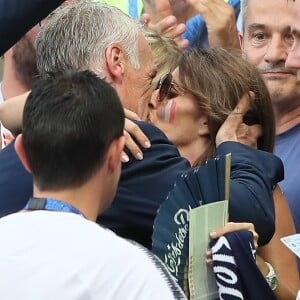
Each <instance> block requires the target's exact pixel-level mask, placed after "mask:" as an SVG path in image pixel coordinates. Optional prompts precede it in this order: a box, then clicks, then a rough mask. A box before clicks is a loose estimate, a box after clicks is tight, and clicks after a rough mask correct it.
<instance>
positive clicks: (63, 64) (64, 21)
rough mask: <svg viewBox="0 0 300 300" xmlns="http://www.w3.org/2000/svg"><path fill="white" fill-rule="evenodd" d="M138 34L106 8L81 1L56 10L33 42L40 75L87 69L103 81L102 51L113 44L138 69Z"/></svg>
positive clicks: (136, 27) (119, 14) (127, 20)
mask: <svg viewBox="0 0 300 300" xmlns="http://www.w3.org/2000/svg"><path fill="white" fill-rule="evenodd" d="M140 31H141V26H140V25H139V24H138V23H136V22H135V21H134V20H133V19H131V18H130V17H129V16H127V15H126V14H125V13H123V12H122V11H121V10H119V9H117V8H116V7H113V6H110V5H107V4H102V3H94V2H91V1H89V0H84V1H81V2H80V3H73V4H70V5H68V6H66V7H64V8H59V9H58V10H56V11H55V12H54V13H53V15H52V16H51V17H50V18H49V21H48V23H47V24H46V25H45V26H44V27H43V28H42V30H41V32H40V33H39V35H38V37H37V39H36V52H37V65H38V70H39V73H40V75H41V76H42V77H43V76H45V75H46V74H47V73H55V72H59V71H62V70H66V69H76V70H86V69H89V70H91V71H94V72H95V73H96V74H98V75H99V76H100V77H102V78H104V77H105V69H104V66H105V51H106V49H107V48H108V47H109V46H110V45H112V44H118V45H120V46H121V47H122V49H123V51H124V53H125V55H126V56H127V58H128V59H129V61H130V63H131V64H132V65H133V67H134V68H136V69H138V68H139V67H140V65H139V51H138V33H139V32H140Z"/></svg>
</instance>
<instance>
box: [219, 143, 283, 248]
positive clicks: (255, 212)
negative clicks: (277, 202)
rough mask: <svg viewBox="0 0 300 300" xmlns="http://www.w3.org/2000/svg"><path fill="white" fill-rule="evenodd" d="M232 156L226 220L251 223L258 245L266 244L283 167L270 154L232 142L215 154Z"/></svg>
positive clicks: (272, 229) (271, 226)
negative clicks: (256, 234)
mask: <svg viewBox="0 0 300 300" xmlns="http://www.w3.org/2000/svg"><path fill="white" fill-rule="evenodd" d="M227 153H231V154H232V162H231V182H230V199H229V220H230V221H232V222H251V223H253V224H254V226H255V230H256V232H257V233H258V234H259V241H258V243H259V245H260V246H262V245H265V244H267V243H268V242H269V241H270V240H271V238H272V236H273V234H274V231H275V211H274V201H273V189H274V186H275V185H276V183H277V182H279V181H280V180H282V179H283V164H282V162H281V160H280V159H279V158H278V157H276V156H275V155H274V154H272V153H268V152H264V151H260V150H256V149H252V148H250V147H247V146H245V145H242V144H240V143H236V142H225V143H222V144H221V145H220V146H219V147H218V148H217V155H225V154H227Z"/></svg>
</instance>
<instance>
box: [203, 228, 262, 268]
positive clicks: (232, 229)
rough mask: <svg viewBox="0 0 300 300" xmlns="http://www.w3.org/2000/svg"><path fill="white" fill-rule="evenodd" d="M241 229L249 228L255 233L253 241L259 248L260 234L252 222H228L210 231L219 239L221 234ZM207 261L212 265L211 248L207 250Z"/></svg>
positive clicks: (211, 234) (212, 236)
mask: <svg viewBox="0 0 300 300" xmlns="http://www.w3.org/2000/svg"><path fill="white" fill-rule="evenodd" d="M240 230H248V231H251V232H252V234H253V242H254V246H255V249H257V247H258V243H257V241H258V234H257V232H256V231H255V228H254V225H253V224H252V223H234V222H229V223H226V224H225V225H224V226H223V227H220V228H217V229H215V230H213V231H212V232H211V233H210V237H211V238H212V239H217V238H219V237H220V236H222V235H224V234H226V233H229V232H234V231H240ZM206 262H207V264H209V265H210V266H212V252H211V250H210V249H208V250H207V252H206Z"/></svg>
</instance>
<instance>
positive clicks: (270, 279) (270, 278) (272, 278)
mask: <svg viewBox="0 0 300 300" xmlns="http://www.w3.org/2000/svg"><path fill="white" fill-rule="evenodd" d="M265 263H266V265H267V266H268V268H269V273H268V275H267V276H266V280H267V283H268V285H269V286H270V288H271V289H272V291H275V290H276V288H277V285H278V279H277V276H276V273H275V270H274V268H273V266H272V265H271V264H269V263H268V262H266V261H265Z"/></svg>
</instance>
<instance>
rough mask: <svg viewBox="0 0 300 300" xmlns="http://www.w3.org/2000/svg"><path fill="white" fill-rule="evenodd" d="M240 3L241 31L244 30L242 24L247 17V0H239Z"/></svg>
mask: <svg viewBox="0 0 300 300" xmlns="http://www.w3.org/2000/svg"><path fill="white" fill-rule="evenodd" d="M240 5H241V16H242V25H243V32H244V30H245V25H244V24H245V20H246V17H247V11H248V0H241V1H240Z"/></svg>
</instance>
